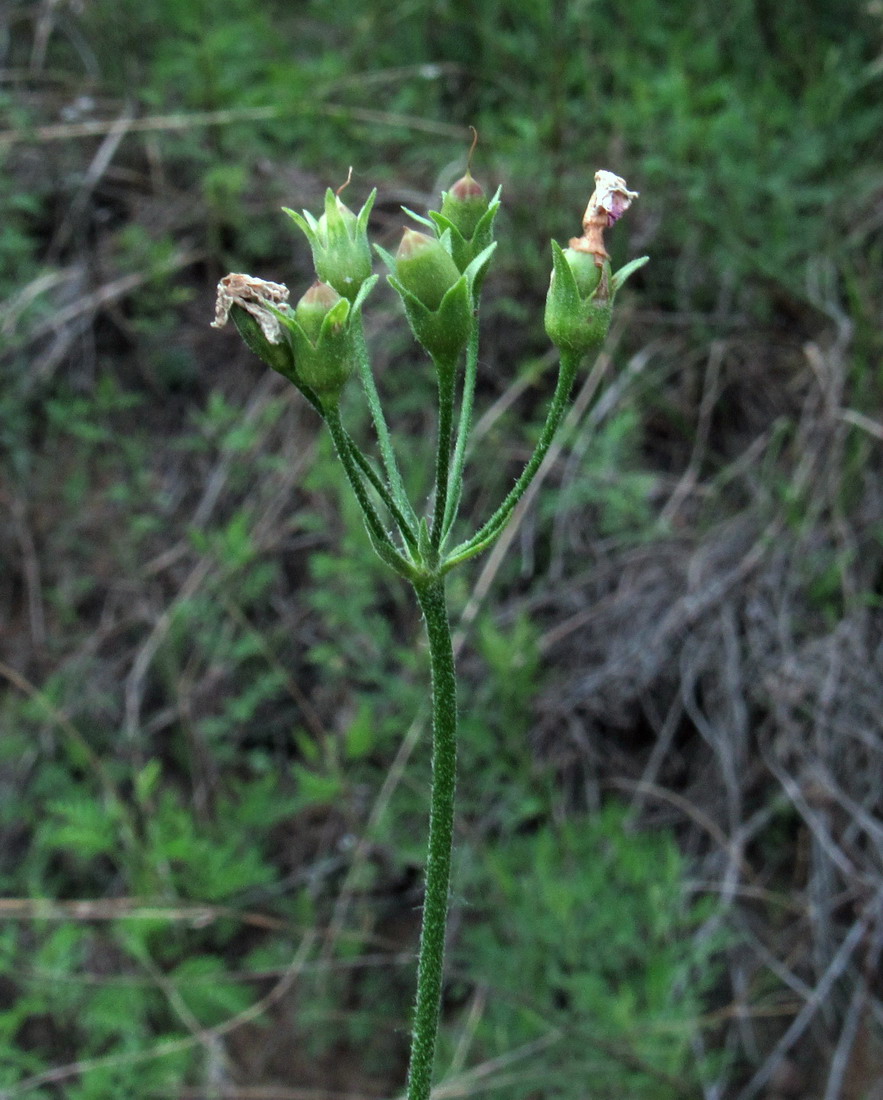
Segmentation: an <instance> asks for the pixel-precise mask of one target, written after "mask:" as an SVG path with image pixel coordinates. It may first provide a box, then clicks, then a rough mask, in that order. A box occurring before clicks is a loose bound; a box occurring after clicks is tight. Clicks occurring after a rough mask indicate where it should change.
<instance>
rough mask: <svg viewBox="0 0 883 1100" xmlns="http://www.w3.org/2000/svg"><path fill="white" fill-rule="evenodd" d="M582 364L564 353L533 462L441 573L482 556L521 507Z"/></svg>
mask: <svg viewBox="0 0 883 1100" xmlns="http://www.w3.org/2000/svg"><path fill="white" fill-rule="evenodd" d="M581 362H582V355H578V354H574V353H573V352H567V351H562V352H561V366H560V369H559V371H558V382H557V385H556V386H555V393H554V394H553V395H552V402H551V404H550V405H549V412H548V413H547V415H546V423H545V424H544V425H543V430H542V433H541V435H540V439H539V442H538V443H537V446H536V450H535V451H534V453H533V454H532V455H531V457H530V461H529V462H528V464H527V465H526V466H525V468H524V470H523V472H522V474H521V477H520V478H519V479H518V481H516V482H515V485H514V486H513V487H512V489H511V491H510V492H509V494H508V495H507V497H506V499H505V500H504V501H503V503H502V504H501V505H500V507H499V508H498V509H497V510H496V512H494V514H493V515H492V516H491V518H490V519H489V520H488V521H487V523H485V524H484V526H483V527H481V528H480V530H478V531H477V532H476V533H475V534H474V535H473V536H472V538H471V539H469V540H468V541H467V542H463V543H461V544H460V545H459V546H457V547H455V548H454V549H453V550H452V551H451V553H450V554H449V555H448V556H447V557H446V558H445V560H444V563H443V565H442V571H443V572H444V573H447V572H448V571H449V570H451V569H453V568H454V566H455V565H459V564H460V563H461V562H464V561H467V560H468V559H469V558H472V557H475V555H476V554H480V553H481V552H482V551H483V550H486V549H487V548H488V547H489V546H490V545H491V544H492V543H493V542H494V540H495V539H496V538H497V536H498V535H499V534H500V532H501V531H502V530H503V528H504V527H505V526H506V523H507V521H508V519H509V517H510V516H511V515H512V512H513V510H514V508H515V506H516V504H518V502H519V500H521V498H522V496H524V493H525V491H526V489H527V487H528V485H530V483H531V481H533V479H534V475H535V474H536V472H537V470H538V469H539V468H540V464H541V463H542V461H543V459H544V458H545V457H546V452H547V451H548V450H549V447H551V445H552V440H553V439H554V438H555V433H556V432H557V431H558V428H559V427H560V426H561V421H562V420H563V419H564V414H565V413H566V412H567V405H568V399H569V397H570V391H571V390H572V389H573V381H574V379H575V378H576V372H577V369H578V368H579V365H580V363H581Z"/></svg>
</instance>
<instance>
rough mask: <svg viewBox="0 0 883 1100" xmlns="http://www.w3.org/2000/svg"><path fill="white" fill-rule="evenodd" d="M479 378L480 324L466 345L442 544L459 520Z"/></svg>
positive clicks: (473, 330)
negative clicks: (467, 447)
mask: <svg viewBox="0 0 883 1100" xmlns="http://www.w3.org/2000/svg"><path fill="white" fill-rule="evenodd" d="M477 377H478V322H477V321H476V322H474V323H473V325H472V331H471V332H470V333H469V343H468V344H467V345H466V371H465V373H464V375H463V396H462V399H461V401H460V417H459V419H458V421H457V442H456V445H455V446H454V461H453V466H452V468H451V489H450V494H449V496H448V502H447V504H446V506H445V520H444V526H443V529H442V543H444V539H445V538H447V536H448V533H449V532H450V530H451V528H452V527H453V525H454V521H455V520H456V519H457V511H458V509H459V507H460V496H461V494H462V492H463V466H464V464H465V462H466V442H467V440H468V438H469V431H470V429H471V427H472V403H473V400H474V398H475V381H476V378H477Z"/></svg>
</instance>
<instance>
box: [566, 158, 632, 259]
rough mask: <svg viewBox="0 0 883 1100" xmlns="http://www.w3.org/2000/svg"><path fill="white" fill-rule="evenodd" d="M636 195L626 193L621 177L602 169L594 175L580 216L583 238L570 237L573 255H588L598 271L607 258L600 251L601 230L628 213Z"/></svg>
mask: <svg viewBox="0 0 883 1100" xmlns="http://www.w3.org/2000/svg"><path fill="white" fill-rule="evenodd" d="M637 197H638V192H637V191H629V189H628V187H627V186H626V182H625V180H624V179H623V178H622V176H616V175H614V174H613V172H607V171H605V170H604V169H603V168H602V169H601V171H600V172H596V173H595V190H594V191H593V192H592V197H591V198H590V199H589V205H588V206H587V207H586V212H585V214H583V235H582V236H581V237H573V238H572V239H571V241H570V247H571V248H573V249H574V250H575V251H577V252H591V253H592V254H593V255H594V257H595V263H596V264H597V265H598V267H601V266H602V265H603V263H604V261H605V260H609V259H610V256H609V255H608V253H607V249H606V248H605V247H604V230H605V229H608V228H609V227H610V226H611V225H613V223H614V222H616V221H617V220H618V219H619V218H621V217H622V215H623V214H624V213H625V212H626V210H628V208H629V207H630V206H631V204H632V199H636V198H637Z"/></svg>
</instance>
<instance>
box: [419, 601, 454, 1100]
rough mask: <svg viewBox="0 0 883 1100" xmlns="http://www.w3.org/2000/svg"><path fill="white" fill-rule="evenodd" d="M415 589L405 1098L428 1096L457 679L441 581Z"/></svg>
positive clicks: (446, 880) (444, 907)
mask: <svg viewBox="0 0 883 1100" xmlns="http://www.w3.org/2000/svg"><path fill="white" fill-rule="evenodd" d="M415 591H416V592H417V599H418V600H419V601H420V607H421V609H422V611H423V615H424V618H425V620H426V632H427V635H428V637H429V658H430V664H431V667H432V793H431V797H430V807H429V847H428V852H427V857H426V894H425V897H424V902H423V926H422V929H421V932H420V956H419V960H418V963H417V1001H416V1005H415V1008H414V1030H413V1034H412V1039H411V1061H410V1065H409V1068H408V1100H429V1093H430V1088H431V1086H432V1066H433V1061H434V1059H435V1044H436V1037H437V1035H438V1022H439V1012H440V1009H441V988H442V972H443V969H444V957H445V927H446V924H447V918H448V892H449V888H450V879H451V846H452V843H453V836H454V788H455V785H456V772H457V745H456V734H457V680H456V673H455V670H454V651H453V648H452V646H451V629H450V625H449V623H448V613H447V606H446V603H445V590H444V581H442V580H438V579H433V580H430V581H428V582H425V583H423V584H421V585H415Z"/></svg>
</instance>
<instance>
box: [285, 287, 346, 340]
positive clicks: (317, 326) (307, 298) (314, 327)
mask: <svg viewBox="0 0 883 1100" xmlns="http://www.w3.org/2000/svg"><path fill="white" fill-rule="evenodd" d="M339 301H340V295H339V294H338V293H337V291H336V290H335V289H334V288H333V287H330V286H329V285H328V284H327V283H319V282H316V283H313V285H312V286H311V287H310V289H309V290H308V291H307V292H306V294H304V296H303V297H302V298H301V300H300V301H299V302H298V303H297V305H296V306H295V309H294V316H295V318H296V319H297V323H298V324H299V325H300V327H301V328H302V329H303V330H304V332H305V333H306V335H307V338H308V339H309V340H310V342H311V343H313V344H315V343H317V342H318V340H319V335H320V333H321V331H322V322H323V321H324V320H325V318H326V317H327V316H328V314H329V313H330V312H331V310H332V309H333V308H334V306H336V305H337V303H338V302H339Z"/></svg>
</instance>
